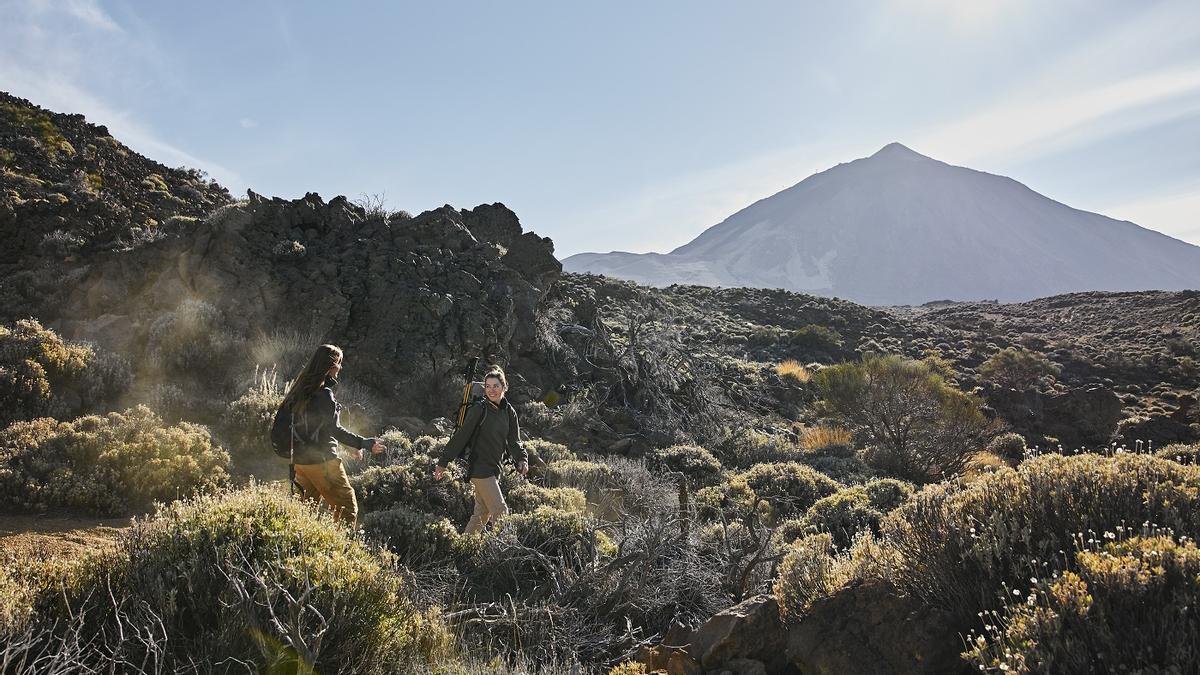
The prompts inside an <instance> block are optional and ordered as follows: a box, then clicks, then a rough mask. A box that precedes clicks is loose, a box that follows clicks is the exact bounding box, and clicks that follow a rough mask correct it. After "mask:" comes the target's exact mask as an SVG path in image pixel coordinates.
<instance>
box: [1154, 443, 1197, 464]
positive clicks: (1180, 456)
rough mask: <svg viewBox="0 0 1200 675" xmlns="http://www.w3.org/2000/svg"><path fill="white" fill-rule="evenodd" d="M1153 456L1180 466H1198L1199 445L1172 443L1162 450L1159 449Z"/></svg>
mask: <svg viewBox="0 0 1200 675" xmlns="http://www.w3.org/2000/svg"><path fill="white" fill-rule="evenodd" d="M1154 456H1155V457H1162V458H1163V459H1169V460H1172V461H1176V462H1179V463H1180V464H1200V443H1193V444H1191V445H1188V444H1186V443H1172V444H1171V445H1168V446H1166V447H1164V448H1159V449H1158V450H1157V451H1156V452H1155V453H1154Z"/></svg>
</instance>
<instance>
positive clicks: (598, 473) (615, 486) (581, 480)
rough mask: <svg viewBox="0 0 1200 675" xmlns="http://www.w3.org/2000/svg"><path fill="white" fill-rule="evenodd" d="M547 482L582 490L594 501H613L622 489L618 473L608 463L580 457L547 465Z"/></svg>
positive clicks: (555, 485)
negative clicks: (580, 458)
mask: <svg viewBox="0 0 1200 675" xmlns="http://www.w3.org/2000/svg"><path fill="white" fill-rule="evenodd" d="M546 484H547V485H549V486H551V487H571V488H576V489H579V490H582V491H583V493H584V494H585V495H586V496H587V499H588V500H589V501H592V502H608V501H612V499H611V497H613V496H614V495H613V494H612V493H614V492H618V491H619V490H620V484H619V482H618V480H617V476H616V474H615V473H614V472H613V470H612V468H610V467H609V466H608V465H607V464H600V463H599V462H589V461H585V460H579V459H564V460H559V461H557V462H554V463H553V464H550V465H549V466H547V467H546Z"/></svg>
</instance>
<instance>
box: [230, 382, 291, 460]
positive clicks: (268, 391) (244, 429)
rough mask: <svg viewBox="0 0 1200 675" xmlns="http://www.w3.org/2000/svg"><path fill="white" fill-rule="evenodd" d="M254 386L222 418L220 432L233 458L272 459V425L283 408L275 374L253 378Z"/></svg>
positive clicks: (231, 405)
mask: <svg viewBox="0 0 1200 675" xmlns="http://www.w3.org/2000/svg"><path fill="white" fill-rule="evenodd" d="M255 380H256V381H255V384H254V385H253V386H252V387H251V388H250V389H249V391H247V392H246V393H245V394H242V395H241V396H240V397H239V398H238V399H237V400H236V401H233V402H232V403H230V404H229V406H228V407H227V408H226V409H225V413H224V414H223V415H222V416H221V424H220V427H219V431H220V433H221V437H222V438H223V439H224V440H225V442H226V443H228V444H229V447H230V448H231V449H232V450H233V452H234V454H235V456H253V455H260V456H274V451H273V450H272V449H271V423H272V422H273V421H274V419H275V412H276V411H277V410H279V406H281V405H283V393H282V392H281V391H280V390H279V384H278V382H277V380H276V377H275V371H274V370H268V371H263V372H262V373H261V374H256V378H255Z"/></svg>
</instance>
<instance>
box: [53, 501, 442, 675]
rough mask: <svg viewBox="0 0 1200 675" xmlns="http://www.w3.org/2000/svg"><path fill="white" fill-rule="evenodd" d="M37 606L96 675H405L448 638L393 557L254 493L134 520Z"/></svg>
mask: <svg viewBox="0 0 1200 675" xmlns="http://www.w3.org/2000/svg"><path fill="white" fill-rule="evenodd" d="M39 609H40V616H39V617H38V622H39V623H40V624H41V625H42V626H43V627H45V628H46V629H47V630H49V631H51V633H53V632H54V631H67V632H69V631H72V630H77V631H78V632H79V636H80V637H81V642H82V643H83V644H87V645H89V649H88V651H87V652H85V653H84V654H82V655H81V656H80V658H79V661H80V665H86V666H90V667H89V668H87V669H88V670H89V671H92V672H96V671H101V670H103V671H106V672H107V671H108V670H109V668H107V667H103V666H105V665H107V664H112V666H113V667H115V668H117V669H118V670H124V668H121V667H118V666H116V665H115V664H118V663H124V664H138V663H149V662H151V661H152V660H154V661H158V662H159V663H160V664H161V667H162V669H163V670H166V671H173V670H182V669H184V667H186V666H188V665H189V664H191V665H194V664H196V663H209V664H217V663H227V662H228V661H231V660H237V661H238V662H242V663H246V664H247V665H248V666H249V669H250V670H257V671H262V672H311V670H309V669H311V668H316V669H317V670H321V671H325V672H363V673H368V672H373V673H382V672H400V671H406V670H409V669H410V668H412V667H414V666H415V665H416V664H425V665H428V664H429V662H430V661H431V660H433V659H436V658H439V657H444V656H445V655H446V654H447V652H448V650H449V642H450V637H449V634H448V633H447V631H446V630H445V629H444V627H443V626H442V625H441V624H440V622H439V621H437V620H433V619H430V618H427V617H426V616H424V615H423V614H422V613H421V612H420V611H419V610H418V609H417V608H416V607H415V606H414V604H413V602H412V601H411V599H410V596H409V592H408V590H407V589H406V588H405V587H404V584H403V583H402V581H401V577H400V575H399V574H398V573H397V570H396V568H395V566H394V563H393V561H392V559H391V558H390V557H389V556H385V555H380V554H377V553H374V552H372V551H370V550H368V549H367V548H366V547H365V546H364V545H363V544H362V543H361V542H360V541H357V540H355V539H352V538H351V537H350V536H349V535H348V533H347V532H346V531H345V530H344V529H343V528H341V527H340V526H338V525H336V524H335V523H334V522H333V521H331V520H330V519H328V518H327V517H324V516H320V515H318V514H317V513H316V512H314V511H313V510H311V509H309V508H308V507H306V506H304V505H303V504H302V503H301V502H299V501H298V500H294V499H291V498H289V497H287V496H286V495H285V494H282V493H281V492H279V491H276V490H271V489H268V488H264V487H258V486H252V487H251V488H248V489H245V490H241V491H237V492H233V493H227V494H222V495H218V496H210V497H203V498H199V499H195V500H191V501H185V502H179V503H176V504H174V505H172V506H170V507H168V508H166V509H165V510H164V511H163V512H162V513H160V514H159V515H157V516H156V517H154V518H153V519H151V520H147V521H142V522H139V523H137V524H136V525H135V526H134V527H133V528H132V529H130V530H129V531H128V532H127V533H126V534H124V535H123V536H122V537H121V540H120V542H119V545H118V548H117V550H116V551H115V552H112V553H109V554H104V555H100V556H96V557H95V558H93V559H91V560H89V561H88V562H87V563H86V564H85V565H83V567H82V569H81V570H79V571H78V573H77V574H75V575H74V576H73V577H70V578H65V579H62V580H61V582H60V586H59V587H58V588H56V589H55V590H54V592H52V593H48V594H46V595H45V596H44V597H43V598H42V599H41V601H40V604H39ZM147 629H149V630H147ZM122 634H127V635H129V636H130V637H132V636H137V639H126V640H117V639H115V637H114V636H117V635H122ZM61 639H62V638H61V637H60V636H58V635H54V636H53V637H52V638H51V641H52V642H57V641H58V640H61ZM93 640H94V641H95V642H94V643H93V642H91V641H93ZM93 644H94V645H95V646H91V645H93ZM106 649H111V650H113V651H114V652H115V653H113V654H111V655H108V654H104V653H102V652H103V651H104V650H106Z"/></svg>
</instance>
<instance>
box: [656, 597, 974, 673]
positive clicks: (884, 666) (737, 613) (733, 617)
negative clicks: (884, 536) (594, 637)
mask: <svg viewBox="0 0 1200 675" xmlns="http://www.w3.org/2000/svg"><path fill="white" fill-rule="evenodd" d="M950 626H951V624H950V623H949V622H948V621H946V620H944V619H943V618H942V616H941V615H940V614H939V613H938V612H936V611H935V610H932V609H929V608H927V607H925V606H923V605H921V604H920V603H919V602H918V601H916V600H912V599H908V598H905V597H903V596H901V595H900V594H899V593H898V592H897V591H896V589H895V588H893V587H892V586H891V585H890V584H886V583H881V582H862V581H859V582H853V583H851V584H849V585H847V586H846V587H845V588H842V589H840V590H838V591H837V592H835V593H834V594H833V595H831V596H829V597H827V598H824V599H822V600H818V601H817V602H816V603H815V604H814V605H813V607H812V609H811V610H810V611H809V613H808V614H807V615H806V616H805V617H804V619H803V620H801V621H800V622H798V623H797V624H795V625H793V626H785V625H784V624H783V623H782V621H781V620H780V617H779V605H778V604H777V602H776V600H775V598H774V597H772V596H767V595H762V596H757V597H754V598H750V599H749V600H746V601H744V602H742V603H741V604H738V605H736V606H734V607H731V608H729V609H727V610H725V611H723V612H721V613H719V614H717V615H715V616H713V617H712V618H711V619H709V620H708V621H706V622H705V623H704V624H703V625H702V626H701V627H700V628H698V629H696V630H695V631H692V632H691V633H686V632H685V633H678V632H677V633H676V634H674V635H670V634H669V635H668V636H667V637H666V638H664V640H663V642H662V644H660V645H658V646H655V647H652V648H648V649H646V650H644V651H643V652H642V655H641V656H642V661H643V663H645V664H646V667H647V669H648V670H651V671H655V672H662V671H665V672H667V673H730V674H731V675H758V674H759V673H797V674H799V673H803V675H841V674H843V673H855V674H856V675H859V674H861V675H894V674H896V673H912V674H919V673H931V674H932V673H939V674H940V673H966V672H968V668H967V667H966V664H965V662H963V661H962V660H961V659H960V657H959V652H960V651H961V647H962V641H961V639H960V638H959V636H958V634H957V633H956V632H955V631H954V630H953V629H952V628H951V627H950Z"/></svg>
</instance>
